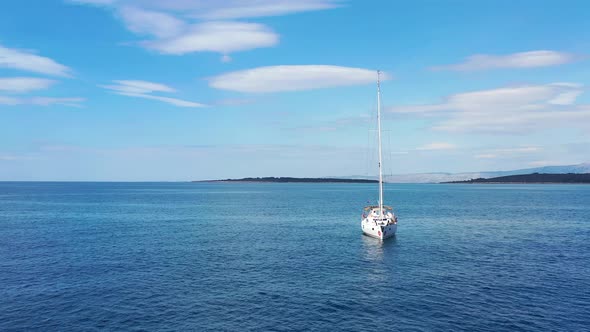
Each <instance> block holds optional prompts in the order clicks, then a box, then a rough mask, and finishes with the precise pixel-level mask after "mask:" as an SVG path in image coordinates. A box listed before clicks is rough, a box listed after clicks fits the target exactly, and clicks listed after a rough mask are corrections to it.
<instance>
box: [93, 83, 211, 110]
mask: <svg viewBox="0 0 590 332" xmlns="http://www.w3.org/2000/svg"><path fill="white" fill-rule="evenodd" d="M113 82H115V83H116V84H111V85H102V86H101V87H103V88H105V89H108V90H111V91H114V92H115V93H116V94H118V95H122V96H128V97H135V98H144V99H151V100H158V101H161V102H164V103H168V104H171V105H174V106H178V107H205V106H206V105H204V104H201V103H196V102H192V101H187V100H182V99H177V98H171V97H163V96H156V95H153V94H151V93H153V92H176V90H175V89H173V88H171V87H169V86H167V85H164V84H160V83H154V82H148V81H139V80H116V81H113Z"/></svg>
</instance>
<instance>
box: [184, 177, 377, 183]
mask: <svg viewBox="0 0 590 332" xmlns="http://www.w3.org/2000/svg"><path fill="white" fill-rule="evenodd" d="M193 182H273V183H275V182H277V183H287V182H289V183H293V182H295V183H377V182H378V181H377V180H371V179H340V178H292V177H264V178H243V179H225V180H207V181H193Z"/></svg>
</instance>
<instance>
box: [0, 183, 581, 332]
mask: <svg viewBox="0 0 590 332" xmlns="http://www.w3.org/2000/svg"><path fill="white" fill-rule="evenodd" d="M377 196H378V195H377V185H376V184H351V183H348V184H343V183H339V184H326V183H317V184H314V183H306V184H301V183H75V182H71V183H58V182H39V183H36V182H2V183H0V331H589V330H590V186H589V185H558V184H552V185H544V184H529V185H516V184H504V185H502V184H386V185H385V202H386V203H387V204H389V205H393V206H394V209H395V212H396V214H397V215H398V218H399V223H398V230H397V234H396V236H395V238H391V239H388V240H385V241H383V242H381V241H379V240H376V239H373V238H369V237H366V236H363V235H362V233H361V229H360V219H361V214H362V208H363V206H365V205H367V204H368V203H371V204H374V203H376V198H377Z"/></svg>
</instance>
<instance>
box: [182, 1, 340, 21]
mask: <svg viewBox="0 0 590 332" xmlns="http://www.w3.org/2000/svg"><path fill="white" fill-rule="evenodd" d="M199 2H200V3H201V4H203V3H205V1H199ZM197 6H198V5H197ZM338 6H339V2H337V1H331V0H297V1H293V0H250V1H248V0H246V1H244V0H230V1H227V0H226V1H218V2H217V3H215V4H213V3H212V2H209V5H208V6H199V7H200V8H199V7H197V8H194V9H195V10H196V13H195V14H193V15H195V16H197V17H200V18H204V19H216V20H217V19H223V20H225V19H237V18H248V17H264V16H281V15H287V14H293V13H300V12H307V11H316V10H324V9H332V8H336V7H338Z"/></svg>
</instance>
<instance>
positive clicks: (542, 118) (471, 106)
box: [388, 83, 590, 133]
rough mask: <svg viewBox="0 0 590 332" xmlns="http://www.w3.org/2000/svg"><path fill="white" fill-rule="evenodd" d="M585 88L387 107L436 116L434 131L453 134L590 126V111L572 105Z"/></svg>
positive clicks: (550, 87) (512, 90) (538, 88)
mask: <svg viewBox="0 0 590 332" xmlns="http://www.w3.org/2000/svg"><path fill="white" fill-rule="evenodd" d="M581 92H582V86H581V85H578V84H573V83H553V84H545V85H528V86H517V87H507V88H499V89H491V90H481V91H474V92H466V93H459V94H455V95H451V96H449V97H447V98H446V100H445V101H444V102H442V103H439V104H428V105H411V106H401V107H392V108H388V111H389V112H392V113H405V114H406V115H410V116H412V115H414V116H421V117H423V116H431V117H437V118H436V119H435V120H434V121H435V122H436V123H435V124H434V126H433V128H434V129H437V130H443V131H451V132H511V133H524V132H527V131H534V130H538V129H540V128H544V127H551V126H560V125H570V126H571V125H578V124H583V123H590V109H588V108H587V107H582V106H576V105H573V103H574V102H575V98H576V97H577V96H578V95H579V94H580V93H581Z"/></svg>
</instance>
